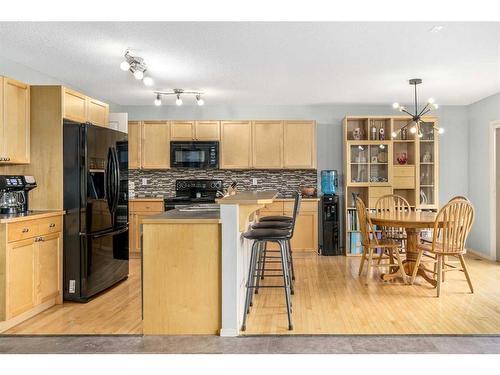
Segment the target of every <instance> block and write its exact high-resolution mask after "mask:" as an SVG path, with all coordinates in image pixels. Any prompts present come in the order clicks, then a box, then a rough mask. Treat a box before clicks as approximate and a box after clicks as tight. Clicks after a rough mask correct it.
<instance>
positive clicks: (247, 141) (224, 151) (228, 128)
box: [219, 121, 252, 169]
mask: <svg viewBox="0 0 500 375" xmlns="http://www.w3.org/2000/svg"><path fill="white" fill-rule="evenodd" d="M221 143H222V144H221V147H220V149H221V151H220V156H219V162H220V168H221V169H249V168H251V166H252V123H251V122H250V121H222V122H221Z"/></svg>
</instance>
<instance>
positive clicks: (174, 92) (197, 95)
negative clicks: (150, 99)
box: [154, 89, 205, 106]
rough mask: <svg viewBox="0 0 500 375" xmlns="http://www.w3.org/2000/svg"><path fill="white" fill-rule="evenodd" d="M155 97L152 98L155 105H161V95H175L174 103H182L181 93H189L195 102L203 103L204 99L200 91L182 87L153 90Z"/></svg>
mask: <svg viewBox="0 0 500 375" xmlns="http://www.w3.org/2000/svg"><path fill="white" fill-rule="evenodd" d="M154 93H155V95H156V98H155V100H154V103H155V105H157V106H158V105H161V97H162V96H175V97H176V99H175V104H177V105H179V106H180V105H182V104H183V102H182V96H183V95H191V96H194V97H195V99H196V104H198V105H200V106H201V105H203V104H205V101H204V100H203V98H202V97H201V96H202V95H203V93H202V92H201V91H193V90H183V89H173V90H172V91H155V92H154Z"/></svg>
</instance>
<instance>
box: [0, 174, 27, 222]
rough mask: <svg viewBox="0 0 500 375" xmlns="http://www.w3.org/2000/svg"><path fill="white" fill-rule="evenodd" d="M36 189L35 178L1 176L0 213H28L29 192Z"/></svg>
mask: <svg viewBox="0 0 500 375" xmlns="http://www.w3.org/2000/svg"><path fill="white" fill-rule="evenodd" d="M34 188H36V181H35V177H33V176H18V175H16V176H12V175H10V176H5V175H3V176H0V213H1V214H9V215H12V214H23V213H27V212H28V207H29V206H28V191H30V190H32V189H34Z"/></svg>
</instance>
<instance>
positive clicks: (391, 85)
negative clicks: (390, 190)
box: [0, 22, 500, 105]
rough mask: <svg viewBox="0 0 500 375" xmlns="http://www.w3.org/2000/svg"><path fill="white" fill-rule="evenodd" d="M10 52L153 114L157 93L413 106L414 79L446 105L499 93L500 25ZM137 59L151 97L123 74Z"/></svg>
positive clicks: (85, 32)
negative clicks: (134, 56)
mask: <svg viewBox="0 0 500 375" xmlns="http://www.w3.org/2000/svg"><path fill="white" fill-rule="evenodd" d="M436 24H439V25H443V26H444V28H443V30H442V31H440V32H438V33H431V32H429V30H430V29H431V28H432V27H433V26H434V25H436ZM0 46H1V48H0V55H2V56H4V57H6V58H8V59H10V60H13V61H16V62H18V63H21V64H23V65H26V66H28V67H30V68H33V69H36V70H38V71H40V72H42V73H45V74H48V75H50V76H53V77H55V78H57V79H59V80H61V81H62V82H66V83H68V84H70V85H72V86H74V87H77V88H80V89H81V90H85V92H87V93H88V94H90V95H95V96H98V97H100V98H103V99H106V100H109V101H112V102H114V103H117V104H121V105H151V104H152V101H153V99H154V98H153V94H152V91H153V90H167V89H172V88H187V89H199V90H203V91H205V92H206V95H205V100H206V103H207V104H206V105H211V104H228V105H232V104H240V105H241V104H248V105H260V104H265V105H302V104H325V103H373V104H375V103H380V104H387V103H392V102H393V101H399V102H411V100H412V95H413V94H412V91H411V87H410V86H409V85H408V84H407V80H408V79H409V78H422V79H423V80H424V84H423V85H421V86H420V88H419V89H420V93H421V94H420V95H421V96H422V97H423V98H427V97H429V96H433V97H435V98H436V101H437V102H438V103H440V104H455V105H462V104H469V103H472V102H474V101H477V100H479V99H482V98H484V97H486V96H488V95H491V94H494V93H496V92H499V91H500V23H388V22H378V23H338V22H337V23H221V22H212V23H202V22H191V23H185V22H179V23H175V22H157V23H153V22H150V23H142V22H130V23H116V22H103V23H98V22H89V23H74V22H71V23H69V22H68V23H58V22H55V23H0ZM129 47H130V48H131V49H133V50H134V51H137V53H138V54H139V55H140V56H142V57H143V58H144V59H145V61H146V63H147V64H148V66H149V73H150V75H151V76H152V77H153V78H154V79H155V85H154V86H153V87H152V88H147V87H145V86H144V85H142V83H140V82H138V81H136V80H134V78H133V77H132V75H131V74H129V73H127V72H123V71H121V70H120V68H119V65H120V62H121V61H122V59H123V53H124V51H125V49H127V48H129ZM0 74H1V72H0ZM188 102H189V100H185V103H186V104H189V103H188Z"/></svg>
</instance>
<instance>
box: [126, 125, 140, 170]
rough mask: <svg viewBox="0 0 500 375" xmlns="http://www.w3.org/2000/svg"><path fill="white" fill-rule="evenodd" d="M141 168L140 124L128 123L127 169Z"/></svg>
mask: <svg viewBox="0 0 500 375" xmlns="http://www.w3.org/2000/svg"><path fill="white" fill-rule="evenodd" d="M140 168H141V123H140V121H129V123H128V169H140Z"/></svg>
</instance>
